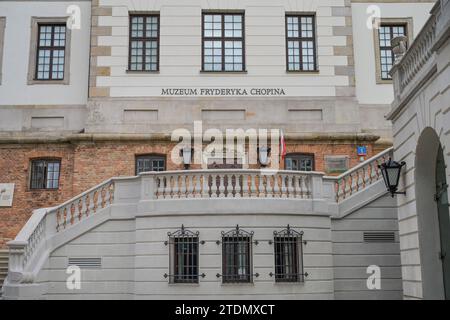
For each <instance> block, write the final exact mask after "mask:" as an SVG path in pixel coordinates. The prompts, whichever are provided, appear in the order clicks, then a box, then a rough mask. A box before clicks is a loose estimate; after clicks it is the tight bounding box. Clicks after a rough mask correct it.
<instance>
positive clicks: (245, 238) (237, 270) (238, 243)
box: [219, 225, 259, 283]
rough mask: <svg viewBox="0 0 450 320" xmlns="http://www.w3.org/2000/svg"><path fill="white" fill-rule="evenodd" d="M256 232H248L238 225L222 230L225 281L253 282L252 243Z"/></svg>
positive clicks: (223, 274)
mask: <svg viewBox="0 0 450 320" xmlns="http://www.w3.org/2000/svg"><path fill="white" fill-rule="evenodd" d="M253 234H254V232H253V231H251V232H248V231H245V230H243V229H240V228H239V225H236V228H235V229H232V230H230V231H228V232H224V231H222V241H221V243H222V274H221V275H220V274H219V276H220V277H222V282H223V283H251V282H252V281H253V276H255V277H256V274H252V272H251V271H252V268H253V267H252V244H253V241H252V239H253ZM258 276H259V274H258Z"/></svg>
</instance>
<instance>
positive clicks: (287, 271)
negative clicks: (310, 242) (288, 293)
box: [274, 226, 304, 282]
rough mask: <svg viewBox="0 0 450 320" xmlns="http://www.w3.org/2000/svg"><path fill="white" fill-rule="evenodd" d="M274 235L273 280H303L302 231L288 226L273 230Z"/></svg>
mask: <svg viewBox="0 0 450 320" xmlns="http://www.w3.org/2000/svg"><path fill="white" fill-rule="evenodd" d="M274 235H275V236H274V250H275V281H276V282H301V281H303V280H304V274H303V260H302V255H303V251H302V244H303V242H302V235H303V233H301V232H297V231H294V230H292V229H290V227H289V226H288V227H287V229H285V230H283V231H281V232H274Z"/></svg>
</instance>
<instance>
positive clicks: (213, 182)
mask: <svg viewBox="0 0 450 320" xmlns="http://www.w3.org/2000/svg"><path fill="white" fill-rule="evenodd" d="M210 177H211V179H210V180H211V198H217V178H218V175H217V174H211V175H210Z"/></svg>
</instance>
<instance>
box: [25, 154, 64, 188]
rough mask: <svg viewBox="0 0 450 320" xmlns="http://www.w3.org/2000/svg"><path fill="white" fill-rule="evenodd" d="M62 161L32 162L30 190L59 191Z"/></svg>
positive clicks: (40, 160) (45, 160) (43, 160)
mask: <svg viewBox="0 0 450 320" xmlns="http://www.w3.org/2000/svg"><path fill="white" fill-rule="evenodd" d="M60 169H61V161H60V160H49V159H39V160H33V161H31V183H30V189H58V188H59V175H60Z"/></svg>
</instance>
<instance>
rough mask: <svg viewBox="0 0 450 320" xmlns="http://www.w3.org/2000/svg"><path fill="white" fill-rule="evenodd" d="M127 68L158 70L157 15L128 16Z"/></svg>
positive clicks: (133, 69)
mask: <svg viewBox="0 0 450 320" xmlns="http://www.w3.org/2000/svg"><path fill="white" fill-rule="evenodd" d="M128 64H129V66H128V68H129V69H130V70H132V71H158V70H159V16H158V15H132V16H130V43H129V61H128Z"/></svg>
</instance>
